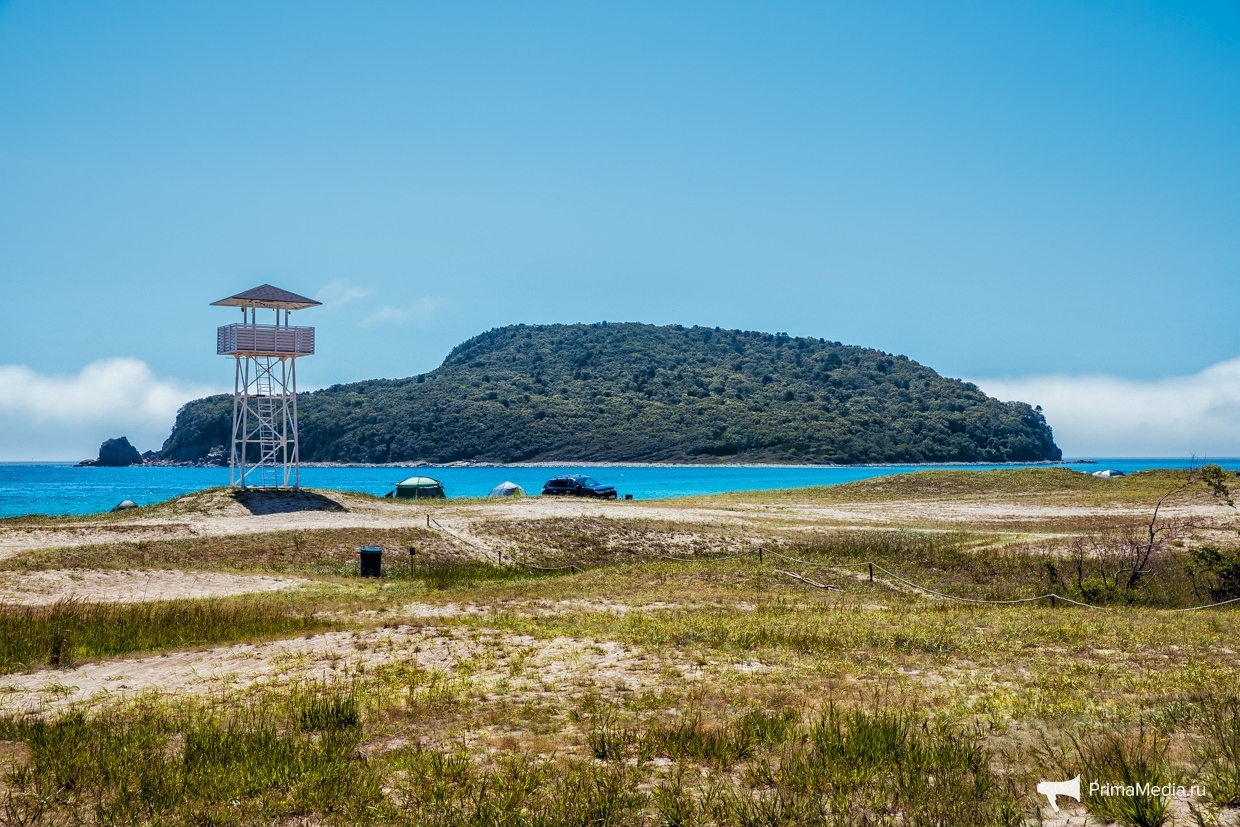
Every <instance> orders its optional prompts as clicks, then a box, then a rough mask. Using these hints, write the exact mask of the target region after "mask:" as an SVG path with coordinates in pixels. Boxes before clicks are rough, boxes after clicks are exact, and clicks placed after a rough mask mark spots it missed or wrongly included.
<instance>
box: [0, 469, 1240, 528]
mask: <svg viewBox="0 0 1240 827" xmlns="http://www.w3.org/2000/svg"><path fill="white" fill-rule="evenodd" d="M1211 461H1212V462H1218V463H1220V464H1222V465H1223V466H1224V467H1225V468H1229V469H1232V470H1240V459H1225V460H1217V459H1215V460H1211ZM1190 462H1191V460H1189V459H1187V458H1184V459H1174V458H1172V459H1106V458H1100V459H1097V460H1096V463H1097V464H1087V465H1086V464H1076V465H1074V464H1072V463H1071V461H1069V462H1067V463H1064V465H1065V467H1068V468H1071V469H1073V470H1076V471H1081V472H1084V473H1088V472H1092V471H1098V470H1101V469H1103V468H1114V469H1116V470H1119V471H1124V472H1125V473H1132V472H1133V471H1142V470H1146V469H1150V468H1185V467H1187V466H1188V465H1189V463H1190ZM1196 463H1197V464H1200V463H1201V460H1200V459H1198V460H1196ZM998 467H1004V466H995V465H851V466H820V465H791V466H789V465H782V466H700V465H692V466H685V465H655V466H648V465H610V466H590V467H583V466H574V465H564V466H557V467H546V466H539V467H528V466H478V467H468V468H459V467H441V468H426V467H420V468H395V467H382V468H303V469H302V470H301V484H302V486H303V487H306V488H330V489H336V490H342V491H364V492H366V493H369V494H378V495H382V494H386V493H387V492H388V491H391V490H392V486H393V485H394V484H395V483H396V482H398V481H399V480H402V479H404V478H406V477H409V476H413V475H415V474H416V475H425V476H430V477H434V478H435V479H438V480H440V481H441V482H442V483H443V484H444V488H445V490H446V491H447V493H448V496H449V497H483V496H486V495H487V493H488V492H490V490H491V489H492V488H494V487H495V486H496V485H498V484H500V483H501V482H504V481H505V480H508V481H511V482H515V483H516V484H518V485H520V486H521V487H523V488H524V489H525V490H526V492H527V493H530V494H536V493H538V492H539V491H540V490H541V489H542V484H543V483H544V482H545V481H546V480H548V479H550V478H551V477H554V476H558V475H560V474H570V473H583V474H588V475H590V476H592V477H594V478H595V479H597V480H599V481H601V482H604V483H608V484H610V485H614V486H615V487H616V489H617V490H618V491H619V492H620V495H621V496H623V495H625V494H632V495H633V497H634V498H635V499H640V500H645V499H652V498H656V497H687V496H693V495H695V494H718V493H723V492H725V491H754V490H761V489H773V488H801V487H804V486H809V485H837V484H839V483H843V482H851V481H853V480H859V479H865V478H867V477H876V476H881V475H884V474H903V473H907V472H910V471H920V470H927V469H932V468H957V469H960V468H967V469H975V470H985V469H990V468H998ZM1006 467H1012V466H1006ZM227 484H228V469H227V468H147V467H138V468H75V467H73V465H71V464H69V463H0V517H14V516H20V515H24V514H92V513H95V512H99V511H107V510H108V509H110V508H112V507H113V506H114V505H116V504H117V503H118V502H120V501H121V500H133V501H134V502H136V503H138V504H139V505H149V504H151V503H155V502H159V501H160V500H166V499H169V498H171V497H177V496H180V495H182V494H187V493H190V492H192V491H200V490H202V489H204V488H210V487H212V486H216V485H227Z"/></svg>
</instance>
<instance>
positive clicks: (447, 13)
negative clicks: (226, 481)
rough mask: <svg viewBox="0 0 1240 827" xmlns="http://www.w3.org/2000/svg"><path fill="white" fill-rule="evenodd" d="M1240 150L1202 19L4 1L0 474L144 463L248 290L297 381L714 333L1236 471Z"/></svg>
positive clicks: (1236, 54) (1231, 83) (975, 12)
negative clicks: (813, 350)
mask: <svg viewBox="0 0 1240 827" xmlns="http://www.w3.org/2000/svg"><path fill="white" fill-rule="evenodd" d="M1237 135H1240V6H1237V5H1236V4H1234V3H1183V2H1181V3H1174V4H1173V3H1136V2H1123V3H1119V2H1111V3H1108V2H1097V3H1087V4H1085V3H1030V4H1011V3H1003V4H996V3H971V4H969V3H939V4H925V3H911V2H910V3H882V2H876V3H839V4H828V3H822V2H818V3H807V4H793V3H785V4H758V3H752V4H736V3H732V4H725V3H711V4H693V3H682V4H667V3H658V4H655V3H650V4H642V3H628V4H612V5H611V6H605V5H602V4H582V3H572V4H553V3H523V4H494V5H488V4H478V3H450V4H449V3H444V4H430V3H421V4H409V3H391V4H384V3H367V4H340V3H315V2H298V3H261V4H255V3H229V2H215V3H210V4H206V3H199V4H189V3H184V4H170V3H154V2H151V3H137V2H116V3H107V4H100V3H85V2H82V3H72V2H69V3H66V2H54V1H53V2H38V3H36V2H33V0H7V1H6V0H0V282H2V284H3V287H4V294H5V301H4V303H3V305H2V308H3V309H2V310H0V312H2V313H3V317H2V318H3V322H4V323H3V324H0V459H33V458H77V457H79V456H85V455H89V454H92V453H93V452H94V449H95V447H96V446H97V445H98V443H99V442H100V441H101V440H102V439H103V438H105V437H108V436H115V435H117V433H121V432H125V429H128V431H129V432H130V435H131V436H133V437H134V438H135V441H137V442H139V447H141V448H144V449H145V448H152V447H157V446H158V443H159V442H160V441H162V439H163V437H164V436H165V435H166V433H167V430H168V428H169V426H170V424H171V418H170V411H175V408H176V406H177V405H178V404H180V402H182V401H184V400H185V399H186V398H190V397H191V396H192V395H194V394H196V393H200V392H204V391H207V390H212V389H218V388H223V387H224V386H225V385H226V384H227V383H228V382H229V381H230V376H231V374H230V370H229V367H228V365H227V363H226V362H225V360H223V359H221V358H218V357H216V356H215V355H214V353H213V347H212V343H213V341H214V326H215V325H217V324H222V323H224V322H226V321H231V319H232V317H231V315H229V314H228V313H227V312H226V311H224V310H221V309H219V308H209V307H208V306H207V304H208V303H209V302H210V301H213V300H215V299H218V298H221V297H223V296H226V295H229V294H231V293H234V292H237V291H239V290H242V289H245V288H248V287H252V286H254V285H256V284H258V283H262V282H271V283H274V284H277V285H279V286H282V287H286V288H288V289H291V290H295V291H297V292H301V293H305V294H308V295H313V296H317V297H319V298H321V299H322V300H323V301H324V302H325V306H324V307H322V308H319V309H317V310H314V311H307V312H305V313H303V314H301V316H300V320H301V321H302V322H304V323H313V324H316V325H317V326H318V328H319V351H320V352H319V355H316V356H315V357H313V360H312V361H309V362H307V363H306V364H305V365H304V366H303V367H302V368H301V376H302V378H303V381H304V382H306V383H308V384H310V385H311V386H322V385H327V384H331V383H335V382H344V381H350V380H355V379H363V378H371V377H375V376H388V377H395V376H406V375H410V374H414V373H419V372H423V371H426V370H429V369H431V368H433V367H435V366H436V365H437V364H438V363H439V362H440V361H441V360H442V358H443V356H444V355H446V353H447V352H448V350H450V349H451V347H452V346H453V345H455V344H457V343H459V342H460V341H462V340H463V339H465V338H468V337H469V336H471V335H473V334H475V333H478V332H480V331H482V330H486V329H488V328H491V327H494V326H498V325H504V324H511V323H517V322H527V323H537V322H575V321H598V320H611V321H622V320H623V321H646V322H653V323H660V324H666V323H679V324H703V325H710V326H715V325H719V326H723V327H738V328H744V329H757V330H766V331H787V332H789V333H791V334H793V335H811V336H821V337H825V338H829V339H838V340H841V341H844V342H848V343H853V344H861V345H867V346H872V347H877V348H880V349H883V350H887V351H891V352H894V353H903V354H907V355H908V356H910V357H912V358H914V359H917V360H918V361H920V362H923V363H925V364H928V365H930V366H932V367H934V368H935V369H937V370H939V371H940V372H942V373H944V374H946V375H949V376H958V377H966V378H970V379H973V380H974V381H978V382H979V383H980V384H981V385H982V386H983V388H986V389H987V390H990V391H991V392H992V393H996V394H1003V395H1018V394H1020V396H1019V398H1026V397H1027V396H1028V395H1029V394H1038V395H1039V396H1040V397H1043V399H1038V398H1027V399H1026V401H1029V402H1032V403H1039V402H1040V401H1041V402H1042V404H1044V407H1046V409H1047V412H1048V416H1049V417H1050V419H1051V424H1052V425H1053V426H1055V427H1056V430H1057V433H1058V434H1059V435H1060V437H1061V438H1060V442H1061V444H1062V445H1063V446H1064V448H1065V450H1067V451H1069V452H1072V453H1078V454H1085V453H1111V454H1128V455H1145V454H1169V453H1170V454H1181V453H1191V452H1196V453H1198V454H1202V453H1207V454H1216V455H1217V454H1219V453H1231V454H1240V433H1236V434H1233V433H1232V431H1240V429H1238V428H1233V427H1232V425H1231V423H1232V422H1235V421H1237V416H1240V365H1236V364H1233V362H1232V360H1235V359H1236V358H1237V357H1240V325H1237V324H1236V321H1235V315H1236V314H1235V310H1236V306H1237V302H1236V299H1237V286H1236V285H1237V283H1238V281H1240V280H1238V278H1237V276H1238V275H1240V273H1238V269H1240V231H1237V227H1240V153H1237V152H1236V147H1237V144H1236V136H1237ZM1231 368H1236V369H1235V370H1232V369H1231ZM1186 383H1187V384H1186ZM1186 388H1187V389H1188V390H1186ZM1194 394H1195V395H1194ZM1186 399H1192V400H1197V401H1194V402H1191V404H1189V403H1187V402H1185V403H1184V404H1183V405H1180V408H1183V410H1180V408H1176V411H1177V412H1176V413H1175V414H1174V421H1172V420H1171V419H1168V417H1170V416H1172V414H1170V413H1168V410H1169V408H1175V405H1173V404H1171V403H1172V402H1177V403H1178V402H1183V401H1184V400H1186ZM1051 400H1054V401H1053V402H1052V401H1051ZM1134 405H1135V406H1137V408H1138V410H1136V411H1135V413H1134V412H1132V411H1129V412H1130V413H1132V414H1133V415H1132V416H1131V417H1130V419H1131V424H1130V425H1129V426H1126V427H1127V430H1124V429H1120V430H1118V431H1117V430H1116V426H1115V422H1114V417H1112V416H1110V415H1108V413H1107V411H1108V410H1114V409H1116V408H1118V407H1121V406H1122V407H1124V408H1125V410H1128V409H1129V408H1131V407H1132V406H1134ZM1185 405H1186V406H1187V407H1185ZM1141 406H1145V407H1141ZM1090 423H1093V424H1090ZM118 429H120V430H119V431H118ZM1169 434H1170V436H1168V435H1169ZM134 435H136V436H134Z"/></svg>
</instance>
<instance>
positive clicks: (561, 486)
mask: <svg viewBox="0 0 1240 827" xmlns="http://www.w3.org/2000/svg"><path fill="white" fill-rule="evenodd" d="M542 492H543V496H569V497H597V498H598V499H600V500H614V499H615V498H616V489H615V488H613V487H612V486H610V485H603V484H602V483H601V482H598V481H597V480H593V479H591V478H590V477H587V476H584V475H582V474H569V475H568V476H566V477H556V478H555V479H553V480H547V483H546V484H545V485H544V486H543V488H542Z"/></svg>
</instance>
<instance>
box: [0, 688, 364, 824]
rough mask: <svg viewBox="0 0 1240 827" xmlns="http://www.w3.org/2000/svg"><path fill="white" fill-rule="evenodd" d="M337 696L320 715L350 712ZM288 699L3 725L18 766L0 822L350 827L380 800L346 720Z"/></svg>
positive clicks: (357, 729)
mask: <svg viewBox="0 0 1240 827" xmlns="http://www.w3.org/2000/svg"><path fill="white" fill-rule="evenodd" d="M349 702H350V701H349V697H348V696H347V695H344V696H339V697H338V698H336V699H335V700H333V701H331V703H330V704H329V705H328V707H326V708H330V709H333V710H340V709H342V708H347V707H348V704H349ZM324 708H325V707H324V706H323V699H322V697H321V696H320V697H319V698H318V700H316V701H314V702H313V703H306V702H305V701H304V698H302V697H301V696H299V695H297V694H296V693H294V694H293V695H290V696H288V697H287V698H285V699H284V703H283V704H281V705H278V706H274V707H273V706H266V707H264V706H242V707H241V708H239V709H238V708H233V709H228V710H219V709H211V708H207V707H202V706H186V707H181V708H170V707H161V706H137V707H120V708H114V709H111V710H107V711H104V712H100V713H96V714H93V715H88V714H86V713H84V712H82V711H80V710H79V711H74V712H70V713H69V714H67V715H65V716H63V717H61V718H59V719H56V720H53V721H44V720H40V719H35V720H26V719H9V720H8V721H5V722H3V724H0V731H4V730H7V731H6V732H4V735H5V737H6V738H8V739H10V740H13V741H17V742H20V743H22V744H24V745H25V746H26V748H27V750H28V755H29V757H28V759H27V761H26V762H25V763H24V765H22V766H20V767H18V768H16V769H15V770H13V771H11V772H10V773H9V777H8V778H7V779H6V786H7V790H6V791H5V793H4V796H3V800H0V817H7V819H8V821H7V823H15V824H29V825H40V824H62V823H87V824H101V825H102V824H115V825H123V824H238V823H241V824H244V823H256V822H257V823H267V820H268V819H269V818H270V817H271V816H273V815H288V816H292V815H296V814H301V813H318V814H320V815H321V816H322V817H323V818H324V819H325V820H326V821H328V822H329V823H357V819H359V818H363V817H365V815H366V813H367V812H368V811H369V810H371V809H372V808H374V807H376V806H378V805H380V804H381V803H382V801H383V797H382V792H381V788H380V781H379V777H378V775H377V773H376V772H375V771H374V769H373V767H372V766H371V765H370V764H369V762H367V761H366V760H365V759H363V758H361V757H360V756H358V755H357V752H356V750H357V747H358V745H359V744H360V743H361V741H362V738H363V730H362V728H361V726H360V719H358V718H357V717H356V716H341V715H339V714H327V715H324V714H323V709H324Z"/></svg>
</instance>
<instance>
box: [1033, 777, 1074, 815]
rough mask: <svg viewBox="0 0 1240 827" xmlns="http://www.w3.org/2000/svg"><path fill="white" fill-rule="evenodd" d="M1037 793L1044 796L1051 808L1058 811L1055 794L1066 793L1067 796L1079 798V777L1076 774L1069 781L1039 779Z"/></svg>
mask: <svg viewBox="0 0 1240 827" xmlns="http://www.w3.org/2000/svg"><path fill="white" fill-rule="evenodd" d="M1038 793H1039V794H1041V795H1044V796H1046V800H1047V801H1049V802H1050V803H1051V809H1052V810H1054V811H1055V812H1059V804H1058V802H1056V801H1055V796H1057V795H1066V796H1067V797H1068V798H1075V799H1076V800H1077V801H1080V800H1081V777H1080V776H1079V775H1078V776H1077V777H1076V778H1073V779H1072V780H1071V781H1039V782H1038Z"/></svg>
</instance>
